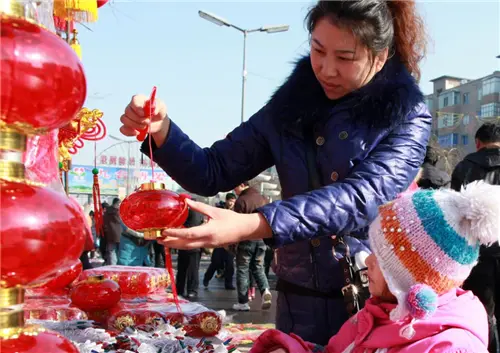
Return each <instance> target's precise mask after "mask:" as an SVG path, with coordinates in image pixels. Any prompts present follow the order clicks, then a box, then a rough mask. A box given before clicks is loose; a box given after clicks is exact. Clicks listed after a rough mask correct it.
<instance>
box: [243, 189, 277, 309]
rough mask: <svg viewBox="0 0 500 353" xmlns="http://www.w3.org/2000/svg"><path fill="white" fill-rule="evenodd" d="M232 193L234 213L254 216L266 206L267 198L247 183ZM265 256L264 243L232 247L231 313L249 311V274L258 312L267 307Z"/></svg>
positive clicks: (268, 293)
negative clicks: (233, 298)
mask: <svg viewBox="0 0 500 353" xmlns="http://www.w3.org/2000/svg"><path fill="white" fill-rule="evenodd" d="M234 192H235V193H236V195H238V199H237V200H236V203H235V204H234V211H235V212H237V213H254V212H256V210H257V209H258V208H259V207H262V206H264V205H265V204H267V203H268V201H267V199H266V198H265V197H264V196H262V195H261V194H260V193H259V192H258V191H257V190H255V189H254V188H252V187H250V186H249V183H248V181H245V182H244V183H242V184H241V185H238V186H237V187H236V188H235V189H234ZM265 255H266V244H265V243H264V241H263V240H262V239H260V240H248V241H242V242H240V243H239V244H238V246H237V248H236V288H237V290H238V303H237V304H234V305H233V309H234V310H238V311H248V310H250V305H249V304H248V301H249V295H248V294H249V288H250V285H251V283H250V273H251V274H252V276H253V278H254V280H255V283H256V284H257V286H258V287H259V290H260V294H261V295H262V309H263V310H267V309H269V308H270V307H271V300H272V295H271V291H270V290H269V282H268V281H267V277H266V273H265V271H264V257H265Z"/></svg>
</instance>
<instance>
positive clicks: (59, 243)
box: [0, 180, 90, 287]
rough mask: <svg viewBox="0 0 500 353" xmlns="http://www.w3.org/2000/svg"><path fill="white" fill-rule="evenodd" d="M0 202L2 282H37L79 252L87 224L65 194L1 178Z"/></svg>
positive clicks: (69, 263)
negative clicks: (0, 210) (0, 207)
mask: <svg viewBox="0 0 500 353" xmlns="http://www.w3.org/2000/svg"><path fill="white" fill-rule="evenodd" d="M0 204H1V205H2V212H1V213H0V234H2V237H1V239H0V242H1V247H0V258H1V259H2V261H1V262H0V272H1V281H0V283H1V285H2V287H13V286H16V285H28V284H37V283H40V282H42V281H43V280H46V279H48V278H50V277H51V276H52V275H53V274H54V273H55V272H56V271H57V269H59V268H68V267H70V266H72V265H73V264H74V263H75V261H76V260H77V259H78V258H79V257H80V255H81V253H82V249H83V244H84V242H85V237H86V232H90V229H89V227H88V224H87V222H86V220H85V217H84V215H83V212H82V210H81V209H80V207H79V206H78V205H77V204H75V203H74V202H73V201H72V200H71V199H69V198H68V197H67V196H66V195H64V194H60V193H57V192H55V191H53V190H51V189H44V188H40V187H38V186H33V185H29V184H26V183H19V182H13V181H7V180H0Z"/></svg>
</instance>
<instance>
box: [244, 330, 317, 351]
mask: <svg viewBox="0 0 500 353" xmlns="http://www.w3.org/2000/svg"><path fill="white" fill-rule="evenodd" d="M279 348H281V349H284V350H285V351H286V352H288V353H316V352H323V351H324V348H323V347H321V346H319V345H315V344H312V343H309V342H305V341H303V340H302V339H301V338H300V337H298V336H296V335H294V334H293V333H292V334H291V335H287V334H286V333H283V332H281V331H278V330H267V331H265V332H264V333H263V334H262V335H260V336H259V337H258V338H257V340H256V341H255V343H254V344H253V346H252V350H251V351H250V352H251V353H270V352H273V351H275V350H277V349H279Z"/></svg>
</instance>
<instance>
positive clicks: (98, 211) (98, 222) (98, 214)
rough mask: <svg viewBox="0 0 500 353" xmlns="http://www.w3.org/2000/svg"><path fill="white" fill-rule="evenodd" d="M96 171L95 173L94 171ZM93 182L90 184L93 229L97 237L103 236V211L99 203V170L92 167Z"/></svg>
mask: <svg viewBox="0 0 500 353" xmlns="http://www.w3.org/2000/svg"><path fill="white" fill-rule="evenodd" d="M95 171H97V173H95ZM92 173H93V174H94V184H93V186H92V197H93V199H94V221H95V230H96V233H97V235H98V236H99V237H103V236H104V227H103V226H104V212H103V209H102V204H101V189H100V188H99V171H98V170H97V168H94V170H93V171H92Z"/></svg>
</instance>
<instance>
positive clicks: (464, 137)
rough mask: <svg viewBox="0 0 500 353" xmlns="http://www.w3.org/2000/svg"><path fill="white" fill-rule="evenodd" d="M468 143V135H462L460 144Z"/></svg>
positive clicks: (465, 144)
mask: <svg viewBox="0 0 500 353" xmlns="http://www.w3.org/2000/svg"><path fill="white" fill-rule="evenodd" d="M468 144H469V135H462V145H464V146H467V145H468Z"/></svg>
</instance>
